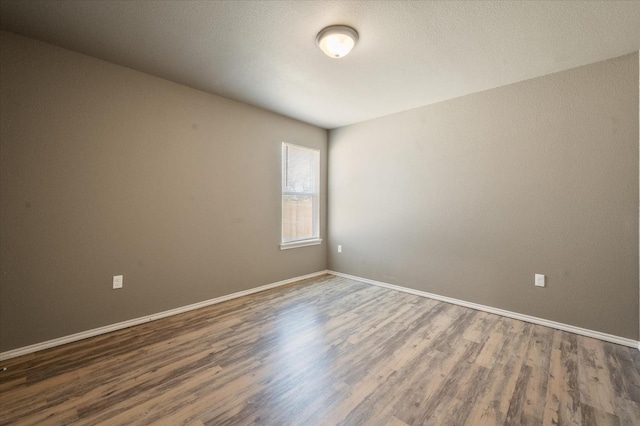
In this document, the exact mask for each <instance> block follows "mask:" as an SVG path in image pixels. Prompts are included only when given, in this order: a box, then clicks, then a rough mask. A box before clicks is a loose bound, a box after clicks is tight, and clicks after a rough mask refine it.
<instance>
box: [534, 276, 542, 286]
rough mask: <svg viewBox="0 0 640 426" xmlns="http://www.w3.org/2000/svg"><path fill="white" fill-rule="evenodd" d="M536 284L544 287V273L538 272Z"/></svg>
mask: <svg viewBox="0 0 640 426" xmlns="http://www.w3.org/2000/svg"><path fill="white" fill-rule="evenodd" d="M535 284H536V287H544V275H542V274H536V280H535Z"/></svg>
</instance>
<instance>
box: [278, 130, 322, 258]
mask: <svg viewBox="0 0 640 426" xmlns="http://www.w3.org/2000/svg"><path fill="white" fill-rule="evenodd" d="M288 147H293V148H295V149H300V150H304V151H311V152H313V153H315V154H316V155H317V157H316V161H314V162H313V164H312V174H313V183H314V192H313V193H308V192H295V191H286V190H285V179H286V177H285V176H286V173H287V164H288V162H287V161H286V153H287V148H288ZM320 161H321V157H320V150H319V149H315V148H309V147H306V146H302V145H296V144H293V143H288V142H282V145H281V153H280V162H281V175H280V250H287V249H292V248H298V247H306V246H314V245H318V244H321V243H322V239H321V238H320ZM287 195H306V196H309V195H311V200H312V201H311V205H312V219H311V222H312V223H311V229H312V237H311V238H301V239H297V240H291V241H284V208H283V206H284V203H283V200H284V197H285V196H287Z"/></svg>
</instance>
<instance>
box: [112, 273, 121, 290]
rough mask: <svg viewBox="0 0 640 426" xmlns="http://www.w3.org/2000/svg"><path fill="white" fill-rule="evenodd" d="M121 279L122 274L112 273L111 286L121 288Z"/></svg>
mask: <svg viewBox="0 0 640 426" xmlns="http://www.w3.org/2000/svg"><path fill="white" fill-rule="evenodd" d="M122 281H123V276H122V275H114V276H113V288H114V289H115V288H122Z"/></svg>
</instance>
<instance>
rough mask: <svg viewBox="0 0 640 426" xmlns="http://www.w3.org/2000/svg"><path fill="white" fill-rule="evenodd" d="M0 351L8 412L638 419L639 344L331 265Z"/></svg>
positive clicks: (227, 417)
mask: <svg viewBox="0 0 640 426" xmlns="http://www.w3.org/2000/svg"><path fill="white" fill-rule="evenodd" d="M0 364H1V365H0V366H1V367H6V368H7V370H6V371H3V372H1V373H0V424H3V425H4V424H21V425H22V424H24V425H30V424H33V425H35V424H38V425H43V424H45V425H49V424H51V425H54V424H65V425H66V424H83V425H93V424H127V425H129V424H162V425H169V424H193V425H203V424H204V425H245V424H265V425H305V426H307V425H333V424H343V425H395V426H400V425H423V424H425V425H426V424H429V425H465V424H466V425H530V424H531V425H543V424H544V425H555V424H574V425H579V424H584V425H640V351H638V350H637V349H632V348H627V347H623V346H618V345H615V344H610V343H605V342H601V341H598V340H594V339H591V338H587V337H582V336H578V335H575V334H571V333H566V332H563V331H558V330H554V329H550V328H546V327H542V326H538V325H533V324H529V323H525V322H521V321H517V320H513V319H509V318H504V317H500V316H497V315H492V314H488V313H484V312H480V311H475V310H472V309H467V308H462V307H459V306H455V305H450V304H447V303H442V302H438V301H434V300H430V299H426V298H422V297H418V296H413V295H410V294H406V293H401V292H396V291H393V290H388V289H384V288H380V287H375V286H371V285H368V284H363V283H359V282H355V281H351V280H347V279H344V278H338V277H332V276H325V277H321V278H317V279H313V280H309V281H305V282H302V283H299V284H294V285H290V286H287V287H281V288H278V289H274V290H270V291H266V292H262V293H258V294H254V295H251V296H247V297H243V298H239V299H235V300H231V301H228V302H224V303H221V304H218V305H213V306H210V307H207V308H202V309H199V310H196V311H191V312H188V313H184V314H181V315H177V316H174V317H169V318H165V319H161V320H157V321H154V322H151V323H146V324H143V325H139V326H136V327H132V328H128V329H125V330H120V331H117V332H113V333H110V334H107V335H102V336H98V337H94V338H91V339H86V340H83V341H79V342H75V343H71V344H68V345H65V346H60V347H57V348H52V349H49V350H45V351H41V352H38V353H35V354H30V355H26V356H23V357H20V358H15V359H11V360H8V361H4V362H2V363H0Z"/></svg>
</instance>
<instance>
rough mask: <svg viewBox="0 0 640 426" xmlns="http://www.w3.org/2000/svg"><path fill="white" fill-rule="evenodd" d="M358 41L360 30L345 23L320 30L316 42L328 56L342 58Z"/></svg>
mask: <svg viewBox="0 0 640 426" xmlns="http://www.w3.org/2000/svg"><path fill="white" fill-rule="evenodd" d="M357 41H358V32H357V31H356V30H354V29H353V28H351V27H346V26H344V25H332V26H330V27H327V28H325V29H323V30H322V31H320V32H319V33H318V35H317V36H316V43H317V44H318V47H319V48H320V49H322V51H323V52H324V53H326V55H327V56H329V57H331V58H342V57H343V56H346V55H347V54H348V53H349V52H351V49H353V46H355V45H356V42H357Z"/></svg>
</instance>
